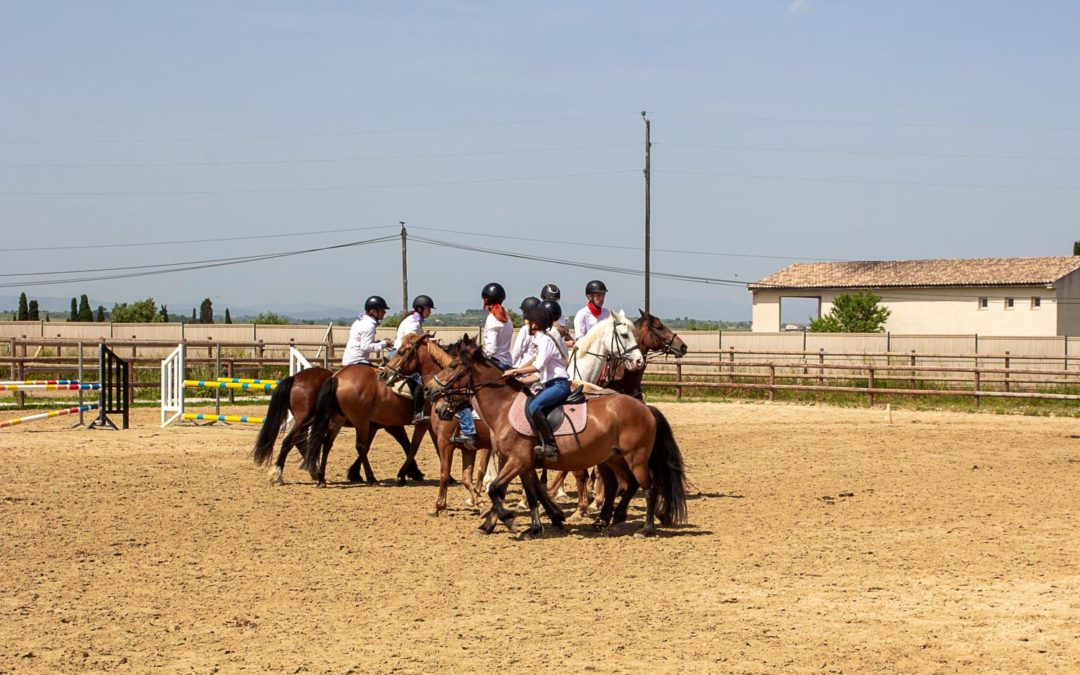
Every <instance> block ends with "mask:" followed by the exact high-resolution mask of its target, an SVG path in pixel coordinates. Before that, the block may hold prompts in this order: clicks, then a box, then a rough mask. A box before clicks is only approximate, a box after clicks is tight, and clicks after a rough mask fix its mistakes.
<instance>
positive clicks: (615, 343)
mask: <svg viewBox="0 0 1080 675" xmlns="http://www.w3.org/2000/svg"><path fill="white" fill-rule="evenodd" d="M611 332H612V337H611V345H612V349H611V352H612V355H613V356H618V357H621V359H622V363H623V364H624V365H625V366H626V368H627V370H640V369H642V368H644V367H645V354H644V353H643V352H642V351H641V347H640V345H638V341H637V337H636V336H635V335H634V324H633V322H631V321H630V320H629V319H627V318H626V313H625V312H623V311H622V310H621V309H620V310H619V312H618V314H612V315H611Z"/></svg>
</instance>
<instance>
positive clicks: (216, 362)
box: [214, 342, 232, 415]
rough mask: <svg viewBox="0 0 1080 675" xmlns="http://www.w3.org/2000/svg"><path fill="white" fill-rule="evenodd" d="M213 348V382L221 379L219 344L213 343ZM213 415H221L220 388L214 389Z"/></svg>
mask: <svg viewBox="0 0 1080 675" xmlns="http://www.w3.org/2000/svg"><path fill="white" fill-rule="evenodd" d="M214 347H215V349H214V380H217V379H218V378H219V377H221V343H220V342H218V343H215V344H214ZM230 391H232V390H231V389H230ZM214 414H215V415H220V414H221V387H215V388H214Z"/></svg>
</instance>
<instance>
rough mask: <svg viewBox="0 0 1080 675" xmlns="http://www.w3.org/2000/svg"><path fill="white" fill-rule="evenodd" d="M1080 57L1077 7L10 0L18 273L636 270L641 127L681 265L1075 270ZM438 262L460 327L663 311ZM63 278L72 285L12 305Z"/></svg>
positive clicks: (379, 274)
mask: <svg viewBox="0 0 1080 675" xmlns="http://www.w3.org/2000/svg"><path fill="white" fill-rule="evenodd" d="M1077 34H1080V5H1077V4H1075V3H1067V2H1035V3H1023V4H1021V3H1005V2H948V3H941V2H905V3H879V2H872V3H871V2H830V1H827V0H803V1H801V2H800V1H798V0H797V1H796V2H791V1H790V0H787V1H779V2H765V1H762V2H742V3H736V2H724V3H717V2H701V3H698V2H684V3H665V4H663V5H659V4H657V3H645V2H603V3H599V2H598V3H563V2H546V3H521V2H498V3H495V2H492V3H477V2H473V3H454V4H453V5H451V4H450V3H412V2H399V3H358V2H303V3H300V2H296V3H286V2H257V3H256V2H214V3H210V2H184V3H146V2H101V3H75V2H71V3H65V2H39V3H17V4H12V5H10V6H9V7H8V8H7V10H6V12H5V17H4V21H3V22H2V23H0V58H2V62H3V63H4V64H5V67H4V68H3V69H2V70H0V91H2V94H0V96H2V101H3V105H0V141H2V142H0V231H2V232H3V234H4V238H5V243H6V244H7V248H5V249H4V250H2V251H0V263H2V264H3V266H4V268H5V269H6V270H8V271H9V273H20V272H29V271H35V270H36V271H63V270H75V269H89V268H104V267H122V266H128V265H134V264H153V263H166V262H178V261H188V260H203V259H209V258H221V257H229V256H240V255H252V254H262V253H273V252H279V251H288V250H297V249H304V248H311V247H318V246H328V245H332V244H337V243H341V242H345V241H350V240H357V239H366V238H369V237H373V236H379V235H382V234H394V233H395V230H394V229H393V228H392V226H394V225H396V224H397V222H398V221H399V220H405V221H407V223H408V224H409V226H410V232H411V233H412V234H414V235H416V236H428V237H431V238H437V239H442V240H452V241H455V242H459V243H465V244H469V245H477V246H482V247H486V248H500V249H505V250H509V251H513V252H530V253H534V254H537V255H541V256H546V257H554V258H560V259H565V260H572V261H593V260H595V261H597V262H599V263H602V264H605V265H613V266H620V267H632V268H639V267H640V266H641V254H640V253H639V252H637V251H634V250H631V249H626V248H618V249H616V248H607V247H605V246H604V244H615V245H619V246H625V247H640V246H641V238H642V237H641V235H642V211H643V206H642V203H643V198H642V187H643V185H642V183H643V182H642V178H641V174H640V169H641V167H642V147H641V142H642V136H643V129H642V122H641V119H640V117H639V115H638V112H639V111H640V110H648V111H649V112H650V117H651V119H652V120H653V141H654V144H655V145H654V148H653V169H654V171H655V173H654V176H653V246H654V247H657V248H666V249H676V250H683V251H686V250H690V251H695V252H699V254H688V253H665V252H656V253H654V256H653V267H654V269H656V270H659V271H667V272H678V273H684V274H693V275H700V276H707V277H714V278H723V279H738V280H745V281H753V280H755V279H757V278H760V277H762V276H764V275H766V274H768V273H770V272H772V271H774V270H776V269H778V268H780V267H782V266H784V265H786V264H789V263H791V262H796V261H798V260H814V259H831V260H835V259H895V258H930V257H979V256H1023V255H1064V254H1067V253H1069V252H1070V250H1071V243H1072V241H1073V240H1076V239H1080V228H1078V227H1077V222H1078V221H1080V218H1078V213H1077V212H1078V206H1080V121H1078V120H1080V114H1078V113H1080V93H1078V92H1080V87H1078V86H1077V72H1078V70H1077V65H1078V64H1080V46H1078V43H1077V41H1076V39H1075V36H1076V35H1077ZM523 122H529V123H523ZM388 130H397V131H395V132H393V133H387V131H388ZM118 165H119V166H118ZM519 179H520V180H519ZM326 188H335V189H326ZM339 188H340V189H339ZM378 226H389V227H388V229H385V230H357V231H355V232H340V233H326V234H313V235H310V236H308V237H304V238H276V239H252V240H249V241H244V242H232V243H227V244H226V243H222V244H216V245H210V244H206V243H202V244H176V245H157V246H146V247H125V248H99V249H82V250H49V251H25V250H12V249H16V248H28V247H48V246H62V245H67V246H70V245H91V244H117V243H133V242H134V243H137V242H151V241H162V240H190V239H200V238H216V237H248V236H256V235H268V234H285V233H303V232H312V231H319V230H331V229H345V228H364V227H378ZM422 228H440V229H450V230H460V231H467V232H478V233H490V234H501V235H507V236H520V237H536V238H548V239H552V240H558V241H574V242H582V243H584V244H588V245H583V246H577V245H564V244H540V243H534V242H525V241H517V240H510V239H494V238H485V237H482V236H471V235H463V234H452V233H445V232H441V233H440V232H436V231H433V230H427V231H425V230H423V229H422ZM410 253H411V255H410V290H412V291H413V292H427V293H430V294H431V295H433V296H434V297H435V299H436V302H437V304H439V305H440V306H441V307H446V308H462V307H466V306H476V305H477V304H478V303H477V300H476V296H477V295H478V293H479V290H480V288H481V286H482V285H483V284H484V283H486V282H487V281H490V280H499V281H502V282H503V283H504V285H506V286H507V288H508V290H509V292H510V294H511V297H512V298H515V299H516V298H520V297H522V296H524V295H527V294H532V293H535V292H537V291H538V290H539V288H540V286H541V285H542V284H543V283H544V282H547V281H554V282H556V283H559V284H560V285H562V286H563V288H564V290H565V294H564V295H565V296H566V297H569V298H572V299H573V298H576V296H577V295H578V294H579V293H580V290H581V287H583V285H584V283H585V281H587V280H588V279H590V278H592V277H594V276H599V277H600V278H603V279H604V280H606V281H607V283H608V285H609V287H611V288H612V293H611V296H610V300H611V303H612V304H614V305H616V306H622V307H626V308H627V309H632V308H636V307H637V306H639V305H640V304H641V295H642V282H641V280H640V279H639V278H636V277H632V276H621V275H615V274H611V273H593V272H590V271H587V270H581V269H575V268H570V267H557V266H553V265H551V264H550V263H539V262H527V261H522V260H518V259H510V258H497V257H494V256H490V255H487V254H480V253H469V252H461V251H453V250H448V249H443V248H437V247H433V246H431V245H423V244H420V243H416V244H414V245H413V246H412V247H411V251H410ZM705 253H709V254H713V255H704V254H705ZM716 254H724V255H716ZM732 254H735V255H732ZM745 256H773V257H745ZM93 274H96V273H91V274H88V275H81V276H93ZM76 276H80V275H76ZM42 278H63V275H53V276H52V277H5V278H4V279H2V280H0V281H2V282H3V283H12V284H17V283H21V282H23V281H29V280H31V279H42ZM19 290H22V289H21V288H19V287H7V288H0V295H13V294H17V293H18V291H19ZM25 290H27V291H28V293H30V294H31V296H34V295H40V296H60V297H67V296H70V295H72V294H78V293H88V294H90V296H91V300H92V301H93V302H94V303H95V304H96V303H97V302H98V301H107V302H111V301H114V300H129V299H135V298H138V297H145V296H147V295H152V296H154V297H155V298H156V299H157V300H158V301H159V302H167V303H169V304H170V307H175V308H176V309H177V310H182V309H183V307H184V306H185V305H190V304H193V303H195V302H197V301H198V300H200V299H201V298H203V297H207V296H209V297H211V298H213V299H214V302H215V306H216V307H217V308H218V309H219V311H220V310H221V309H222V307H223V306H225V305H229V306H248V307H251V306H255V307H275V306H296V305H305V304H311V305H331V306H339V307H340V306H344V307H351V306H355V305H358V304H359V302H361V301H362V299H363V297H364V296H366V295H368V294H370V293H381V294H384V295H386V296H388V297H389V298H391V299H392V304H395V305H396V304H397V303H398V302H399V295H400V282H399V251H398V248H397V245H396V244H393V243H388V244H378V245H372V246H368V247H361V248H353V249H346V250H341V251H334V252H324V253H315V254H310V255H306V256H300V257H294V258H288V259H282V260H279V261H266V262H260V263H256V264H252V265H243V266H236V267H222V268H216V269H210V270H203V271H192V272H182V273H177V274H171V275H163V276H153V277H144V278H138V279H127V280H107V281H94V282H80V283H71V284H64V285H59V286H40V287H32V288H31V287H27V288H26V289H25ZM568 304H574V302H573V301H569V302H568ZM653 306H654V309H655V311H656V313H658V314H660V315H662V316H675V315H685V314H692V315H696V316H700V317H703V318H704V317H710V318H728V319H739V318H748V317H749V313H750V299H749V294H748V293H747V292H746V291H745V290H744V289H741V288H738V287H729V286H712V285H708V286H707V285H701V284H691V283H683V282H674V281H664V280H656V281H654V283H653Z"/></svg>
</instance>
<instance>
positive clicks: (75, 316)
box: [68, 298, 79, 321]
mask: <svg viewBox="0 0 1080 675" xmlns="http://www.w3.org/2000/svg"><path fill="white" fill-rule="evenodd" d="M78 320H79V301H78V300H76V299H75V298H72V299H71V314H70V315H69V316H68V321H78Z"/></svg>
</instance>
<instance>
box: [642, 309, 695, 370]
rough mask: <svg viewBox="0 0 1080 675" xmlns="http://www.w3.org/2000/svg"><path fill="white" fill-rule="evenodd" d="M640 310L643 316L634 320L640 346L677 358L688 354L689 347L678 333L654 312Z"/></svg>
mask: <svg viewBox="0 0 1080 675" xmlns="http://www.w3.org/2000/svg"><path fill="white" fill-rule="evenodd" d="M638 311H639V312H641V318H639V319H638V320H637V321H635V322H634V328H635V333H636V334H637V341H638V346H640V347H641V348H642V349H643V350H645V351H646V352H660V353H661V354H670V355H672V356H674V357H675V358H680V357H683V356H686V352H687V351H689V348H688V347H687V346H686V343H685V342H683V341H682V338H680V337H679V336H678V334H676V333H675V332H674V331H672V330H671V329H670V328H668V327H667V326H666V325H664V322H663V321H661V320H660V319H658V318H656V317H655V316H653V315H652V314H649V313H648V312H646V311H645V310H643V309H639V310H638Z"/></svg>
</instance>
